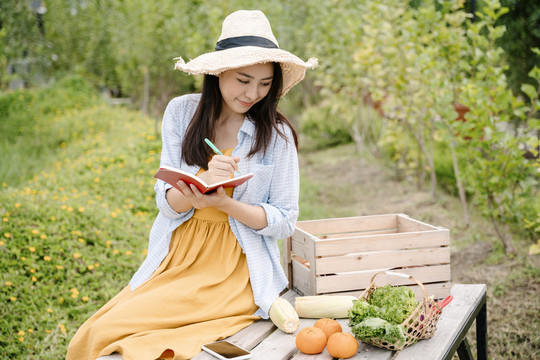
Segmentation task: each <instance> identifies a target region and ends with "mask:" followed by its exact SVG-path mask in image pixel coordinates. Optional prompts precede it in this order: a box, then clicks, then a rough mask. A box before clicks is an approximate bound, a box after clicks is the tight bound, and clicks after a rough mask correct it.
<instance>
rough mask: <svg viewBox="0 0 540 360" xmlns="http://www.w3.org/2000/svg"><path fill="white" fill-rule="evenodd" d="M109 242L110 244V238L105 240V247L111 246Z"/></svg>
mask: <svg viewBox="0 0 540 360" xmlns="http://www.w3.org/2000/svg"><path fill="white" fill-rule="evenodd" d="M111 244H112V241H111V240H107V241H105V247H108V248H110V247H111Z"/></svg>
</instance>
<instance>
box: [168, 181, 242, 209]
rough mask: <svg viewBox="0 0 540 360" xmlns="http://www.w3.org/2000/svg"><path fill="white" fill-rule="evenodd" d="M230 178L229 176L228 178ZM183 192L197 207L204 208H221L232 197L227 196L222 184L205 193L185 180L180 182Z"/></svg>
mask: <svg viewBox="0 0 540 360" xmlns="http://www.w3.org/2000/svg"><path fill="white" fill-rule="evenodd" d="M227 179H228V178H227ZM178 186H179V187H180V189H181V191H182V194H184V196H185V198H186V199H187V200H189V201H190V202H191V204H192V205H193V207H194V208H195V209H203V208H205V207H215V208H220V207H223V206H225V205H226V203H227V201H230V200H231V198H230V197H229V196H227V193H226V192H225V189H223V187H222V186H220V187H218V188H217V190H216V191H214V192H212V193H210V194H203V193H201V192H200V191H199V189H197V187H196V186H195V185H188V184H186V183H185V182H183V181H179V182H178Z"/></svg>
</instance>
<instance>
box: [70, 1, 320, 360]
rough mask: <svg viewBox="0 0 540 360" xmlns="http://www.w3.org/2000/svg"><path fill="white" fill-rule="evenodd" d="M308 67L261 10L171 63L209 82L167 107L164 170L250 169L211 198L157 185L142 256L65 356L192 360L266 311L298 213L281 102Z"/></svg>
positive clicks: (243, 14) (236, 18) (280, 283)
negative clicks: (206, 49) (285, 46)
mask: <svg viewBox="0 0 540 360" xmlns="http://www.w3.org/2000/svg"><path fill="white" fill-rule="evenodd" d="M316 65H317V60H316V59H310V60H309V61H308V62H303V61H302V60H300V59H299V58H298V57H296V56H294V55H292V54H290V53H288V52H286V51H284V50H280V49H279V47H278V43H277V41H276V39H275V37H274V36H273V34H272V30H271V27H270V23H269V22H268V20H267V19H266V17H265V16H264V14H263V13H262V12H260V11H245V10H241V11H237V12H235V13H233V14H231V15H229V16H228V17H227V18H226V19H225V21H224V23H223V28H222V34H221V37H220V38H219V40H218V43H217V45H216V51H215V52H211V53H207V54H204V55H201V56H199V57H197V58H196V59H194V60H192V61H190V62H188V63H187V64H186V63H185V62H184V61H183V60H182V59H181V58H179V59H178V62H177V63H176V68H177V69H180V70H182V71H185V72H187V73H190V74H204V75H205V79H204V84H203V89H202V93H201V94H191V95H184V96H180V97H177V98H175V99H173V100H172V101H171V102H170V103H169V105H168V106H167V109H166V110H165V114H164V118H163V124H162V138H163V149H162V155H161V165H168V166H173V167H176V168H180V169H182V170H185V171H189V172H191V173H197V175H198V176H200V177H201V178H203V179H204V180H205V181H206V182H208V183H213V182H217V181H221V180H224V179H226V178H229V177H230V176H232V175H233V173H234V172H235V171H238V170H239V171H241V172H242V173H249V172H252V173H254V176H253V178H251V179H250V180H249V181H247V182H246V183H244V184H242V185H240V186H238V187H236V188H235V189H234V190H233V189H223V188H219V189H218V190H217V192H215V193H213V194H208V195H202V194H201V193H200V192H199V191H198V190H197V189H196V188H195V187H189V186H187V185H186V184H185V183H183V182H180V183H179V184H178V185H179V187H180V189H181V191H180V190H177V189H176V188H174V187H172V186H171V185H169V184H167V183H165V182H163V181H161V180H158V181H157V183H156V186H155V190H156V201H157V206H158V208H159V214H158V216H157V218H156V221H155V223H154V226H153V227H152V230H151V232H150V242H149V247H148V256H147V258H146V259H145V261H144V262H143V264H142V265H141V267H140V268H139V270H138V271H137V272H136V273H135V275H134V276H133V278H132V279H131V281H130V285H129V286H128V287H126V288H125V289H124V290H122V291H121V292H120V293H119V294H118V295H117V296H115V297H114V298H113V299H112V300H110V301H109V302H108V303H107V304H106V305H105V306H104V307H103V308H101V309H100V310H99V311H98V312H97V313H96V314H94V315H93V316H92V317H91V318H90V319H88V320H87V321H86V322H85V323H84V324H83V325H82V326H81V328H80V329H79V330H78V332H77V333H76V334H75V336H74V337H73V339H72V341H71V343H70V346H69V349H68V354H67V359H68V360H72V359H92V360H93V359H96V358H97V357H99V356H103V359H105V358H107V357H106V356H105V355H109V354H112V353H120V354H122V358H123V359H124V360H141V359H143V360H145V359H149V360H150V359H152V360H153V359H156V358H163V359H189V358H191V357H193V356H194V355H195V354H197V353H198V352H200V350H201V345H202V344H204V343H207V342H212V341H215V340H218V339H222V338H224V337H227V336H230V335H232V334H234V333H236V332H237V331H239V330H240V329H242V328H244V327H246V326H249V325H250V324H251V323H252V322H253V321H255V320H257V319H259V318H261V317H262V318H268V311H269V309H270V306H271V305H272V302H273V301H274V299H276V298H277V297H278V296H279V293H280V292H281V291H282V290H283V289H284V288H285V286H286V285H287V279H286V277H285V276H284V273H283V270H282V268H281V265H280V254H279V249H278V246H277V239H279V238H284V237H287V236H290V235H291V234H292V232H293V230H294V227H295V223H296V219H297V217H298V191H299V175H298V159H297V139H296V133H295V131H294V129H293V127H292V126H291V124H290V123H289V121H288V120H287V119H286V118H285V117H284V116H283V115H281V114H280V113H278V111H277V103H278V100H279V98H280V97H281V96H283V95H284V94H285V93H286V92H287V91H288V90H289V89H290V88H291V87H292V86H294V85H295V84H296V83H298V82H299V81H301V80H302V79H303V77H304V74H305V71H306V69H308V68H314V67H315V66H316ZM205 138H208V139H211V140H212V141H213V142H214V144H215V145H216V146H217V147H218V148H220V149H221V151H222V152H223V155H213V152H212V150H211V149H210V148H209V147H208V146H207V145H206V144H205V142H204V139H205Z"/></svg>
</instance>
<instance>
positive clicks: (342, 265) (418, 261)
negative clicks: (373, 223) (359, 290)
mask: <svg viewBox="0 0 540 360" xmlns="http://www.w3.org/2000/svg"><path fill="white" fill-rule="evenodd" d="M447 263H450V249H449V248H448V247H440V248H430V249H414V250H396V251H377V252H369V253H358V254H348V255H345V256H335V257H327V258H318V259H316V261H315V265H316V268H315V269H313V270H314V271H315V274H316V275H323V274H335V273H341V272H348V271H361V270H369V269H381V268H382V269H384V268H395V267H404V266H419V265H420V266H421V265H435V264H447ZM311 266H313V263H311Z"/></svg>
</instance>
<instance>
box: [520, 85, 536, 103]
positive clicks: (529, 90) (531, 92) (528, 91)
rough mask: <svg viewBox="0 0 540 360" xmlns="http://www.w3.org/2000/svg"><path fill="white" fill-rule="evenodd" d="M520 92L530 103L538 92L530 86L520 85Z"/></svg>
mask: <svg viewBox="0 0 540 360" xmlns="http://www.w3.org/2000/svg"><path fill="white" fill-rule="evenodd" d="M521 91H523V92H524V93H525V94H527V96H528V97H529V99H530V100H531V101H534V100H535V99H536V98H537V97H538V92H537V91H536V89H535V88H534V86H532V85H531V84H522V85H521Z"/></svg>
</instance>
